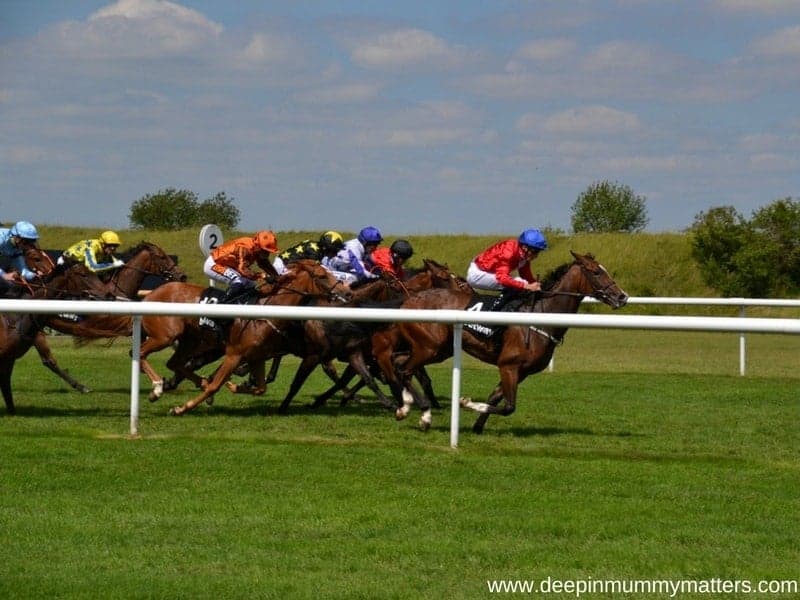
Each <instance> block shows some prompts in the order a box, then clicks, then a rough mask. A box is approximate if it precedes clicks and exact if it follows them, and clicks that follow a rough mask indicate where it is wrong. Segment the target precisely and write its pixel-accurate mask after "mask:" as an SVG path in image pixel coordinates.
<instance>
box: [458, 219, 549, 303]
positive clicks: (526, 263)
mask: <svg viewBox="0 0 800 600" xmlns="http://www.w3.org/2000/svg"><path fill="white" fill-rule="evenodd" d="M546 249H547V240H546V239H545V237H544V235H543V234H542V232H541V231H539V230H538V229H526V230H525V231H523V232H522V233H521V234H520V236H519V237H518V238H517V239H508V240H504V241H502V242H498V243H496V244H495V245H494V246H491V247H490V248H488V249H486V250H484V251H483V252H481V253H480V254H479V255H478V256H476V257H475V259H474V260H473V261H472V263H470V265H469V269H468V270H467V282H468V283H469V284H470V285H471V286H472V287H473V288H475V289H477V290H497V291H501V292H503V293H502V294H501V295H500V297H499V298H498V300H497V302H495V305H494V307H493V308H492V310H499V309H500V308H502V306H503V305H505V303H506V302H507V301H508V300H509V299H510V298H511V297H513V296H514V295H515V294H516V293H517V292H520V291H523V290H525V291H529V292H538V291H539V290H541V289H542V286H541V284H540V283H539V282H538V281H536V278H535V277H534V276H533V273H532V272H531V261H532V260H534V259H535V258H536V257H537V256H539V252H541V251H542V250H546ZM512 271H518V272H519V275H520V276H519V277H512V276H511V273H512Z"/></svg>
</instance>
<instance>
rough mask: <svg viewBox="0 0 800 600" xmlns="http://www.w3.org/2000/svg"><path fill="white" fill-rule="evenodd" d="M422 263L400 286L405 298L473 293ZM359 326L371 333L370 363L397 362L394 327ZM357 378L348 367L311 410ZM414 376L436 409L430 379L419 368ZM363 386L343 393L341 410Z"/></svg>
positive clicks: (441, 269) (441, 268) (442, 269)
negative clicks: (436, 290) (431, 293)
mask: <svg viewBox="0 0 800 600" xmlns="http://www.w3.org/2000/svg"><path fill="white" fill-rule="evenodd" d="M422 263H423V268H422V269H420V270H419V271H416V272H413V273H410V274H409V277H408V278H406V279H405V280H404V281H403V282H402V288H403V291H404V292H405V296H406V297H409V296H411V295H413V294H416V293H418V292H421V291H423V290H428V289H431V288H442V289H450V290H462V291H468V292H470V293H472V288H471V287H470V286H469V284H468V283H467V281H466V279H464V278H463V277H460V276H458V275H456V274H455V273H453V272H452V271H451V270H450V268H449V267H448V266H446V265H442V264H440V263H438V262H436V261H435V260H433V259H431V258H425V259H423V261H422ZM359 325H360V326H361V327H362V328H363V327H366V328H367V330H368V331H369V332H370V339H369V344H368V345H366V346H365V348H369V363H370V364H373V363H374V362H375V361H376V360H377V359H378V358H379V357H388V360H389V362H388V363H387V367H391V365H392V362H391V361H392V359H393V358H396V356H397V355H398V354H399V353H402V352H403V350H404V349H403V348H402V345H401V336H400V334H399V332H398V330H397V326H396V325H395V324H394V323H390V324H382V325H381V326H378V327H375V326H374V324H373V325H372V326H369V325H368V324H352V326H353V327H356V328H358V327H359ZM374 366H375V368H376V370H377V372H378V373H381V371H382V369H381V368H380V365H378V364H374ZM357 374H358V373H357V372H356V369H355V368H353V367H352V366H350V365H348V367H347V368H346V369H345V371H344V373H342V376H341V378H339V380H338V381H336V382H335V383H334V385H333V386H332V387H330V388H328V389H327V390H326V391H325V392H323V393H322V394H321V395H319V396H317V398H316V399H315V401H314V404H313V405H312V406H321V405H322V404H324V403H325V402H327V400H328V399H330V398H331V397H332V396H333V395H334V394H335V393H336V392H337V391H339V390H341V389H344V390H346V386H347V384H348V383H349V382H350V381H351V380H352V378H353V377H355V376H356V375H357ZM414 375H415V376H416V378H417V381H419V383H420V385H421V386H422V389H423V392H424V393H425V396H426V397H427V398H429V399H430V401H431V404H432V405H433V406H434V407H435V408H439V403H438V402H437V401H436V394H435V393H434V391H433V385H432V383H431V378H430V377H429V376H428V373H427V371H426V370H425V367H424V366H422V367H420V368H419V369H417V371H416V373H415V374H414ZM365 385H368V382H367V381H366V380H365V378H364V377H363V376H362V378H361V381H360V382H359V383H358V385H356V386H355V387H354V388H353V389H352V390H346V391H345V395H344V397H343V398H342V402H341V404H342V406H344V405H345V404H346V403H347V401H348V400H349V399H350V398H352V397H353V396H355V393H356V392H357V391H358V390H359V389H361V388H362V387H363V386H365ZM370 389H372V390H373V391H375V388H374V387H370ZM375 395H376V396H377V397H378V401H379V402H380V403H381V404H382V405H384V406H386V407H387V408H388V407H390V406H391V407H392V408H394V405H393V404H392V403H390V402H389V400H388V399H387V398H386V396H385V395H384V394H383V393H382V392H381V391H380V390H379V389H378V390H377V393H376V394H375Z"/></svg>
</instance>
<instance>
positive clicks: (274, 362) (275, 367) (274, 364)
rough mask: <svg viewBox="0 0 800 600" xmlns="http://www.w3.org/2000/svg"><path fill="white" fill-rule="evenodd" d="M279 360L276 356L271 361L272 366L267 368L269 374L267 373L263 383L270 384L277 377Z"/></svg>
mask: <svg viewBox="0 0 800 600" xmlns="http://www.w3.org/2000/svg"><path fill="white" fill-rule="evenodd" d="M281 358H282V357H280V356H276V357H275V358H273V359H272V364H271V365H270V367H269V373H267V378H266V380H265V383H272V382H273V381H275V378H276V377H277V376H278V367H280V366H281Z"/></svg>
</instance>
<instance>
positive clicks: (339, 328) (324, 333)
mask: <svg viewBox="0 0 800 600" xmlns="http://www.w3.org/2000/svg"><path fill="white" fill-rule="evenodd" d="M350 291H351V293H352V297H351V299H350V301H349V302H347V303H345V304H343V303H342V302H326V301H320V302H317V303H316V304H317V305H318V306H349V307H358V306H365V305H370V304H375V303H388V302H392V301H393V300H396V301H397V302H396V304H395V306H399V304H400V301H402V299H403V298H404V297H405V296H407V294H408V290H407V288H406V287H405V286H404V285H403V283H402V282H400V281H398V280H397V279H396V278H395V277H393V276H392V275H389V274H386V275H381V276H380V277H378V278H376V279H374V280H368V281H367V282H366V283H364V284H362V285H357V286H351V288H350ZM376 326H381V325H380V324H375V323H345V322H341V321H320V320H318V319H309V320H306V321H303V323H302V335H303V337H304V344H303V345H302V346H301V350H302V355H301V357H302V361H301V363H300V365H299V366H298V367H297V371H296V372H295V376H294V378H293V379H292V383H291V385H290V386H289V391H288V392H287V393H286V396H285V397H284V399H283V402H281V405H280V408H279V409H278V410H279V412H286V410H287V409H288V407H289V403H290V402H291V401H292V399H293V398H294V397H295V396H296V395H297V392H299V391H300V388H301V387H302V385H303V383H305V381H306V379H307V378H308V376H309V375H310V374H311V372H312V371H313V370H314V369H315V368H316V367H317V365H319V364H322V365H323V368H324V369H325V372H326V373H327V374H328V376H329V377H331V379H333V381H334V382H335V385H334V387H333V388H331V389H333V390H334V392H335V391H337V390H339V389H342V388H343V387H344V386H339V384H338V379H339V378H337V377H336V369H335V368H334V367H333V366H332V364H331V363H332V361H333V360H334V359H338V360H342V361H345V362H347V364H348V366H347V369H348V371H352V372H353V373H355V374H358V375H360V376H361V380H362V381H363V382H364V384H365V385H366V386H367V387H369V389H370V390H372V392H373V393H374V394H375V395H376V396H377V397H378V399H379V401H380V402H381V403H382V404H384V405H388V404H389V400H388V399H387V398H386V397H385V396H384V394H383V392H382V391H381V389H380V388H379V387H378V386H377V385H376V383H375V381H374V379H373V377H372V374H371V373H370V372H369V368H368V365H367V360H366V358H365V357H367V356H370V352H369V339H370V336H371V331H372V330H373V329H374V328H375V327H376ZM276 360H277V359H276ZM273 364H274V363H273ZM332 393H333V392H331V394H332ZM326 399H327V398H323V397H321V398H317V400H316V401H315V402H314V404H313V405H312V406H314V407H317V406H320V405H321V404H323V403H324V401H325V400H326Z"/></svg>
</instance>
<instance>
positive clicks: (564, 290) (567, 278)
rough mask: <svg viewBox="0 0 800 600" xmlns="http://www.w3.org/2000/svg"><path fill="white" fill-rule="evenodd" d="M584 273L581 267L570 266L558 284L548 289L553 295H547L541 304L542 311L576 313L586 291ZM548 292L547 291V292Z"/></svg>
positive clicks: (539, 305)
mask: <svg viewBox="0 0 800 600" xmlns="http://www.w3.org/2000/svg"><path fill="white" fill-rule="evenodd" d="M582 280H583V275H582V273H581V270H580V267H577V266H574V267H572V268H570V269H569V270H568V271H567V272H566V273H565V274H564V276H563V277H562V278H561V279H560V280H558V281H557V282H556V284H555V285H554V286H553V287H552V288H550V289H549V290H547V292H550V293H552V294H553V295H552V296H548V297H545V298H544V299H543V300H542V301H541V302H540V303H539V304H538V307H539V310H540V311H541V312H548V313H549V312H560V313H576V312H578V308H580V305H581V302H582V301H583V298H584V295H585V292H584V291H583V290H582V288H581V282H582ZM547 292H546V293H547Z"/></svg>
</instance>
